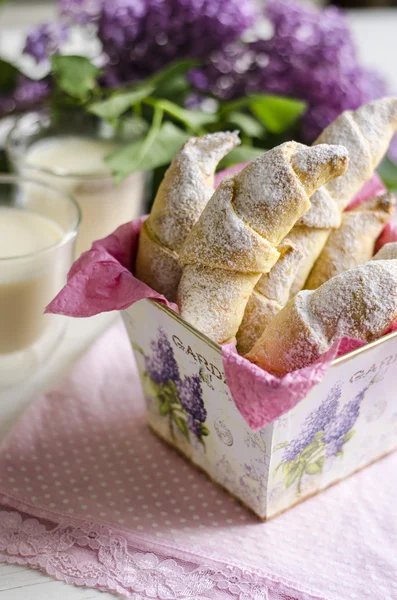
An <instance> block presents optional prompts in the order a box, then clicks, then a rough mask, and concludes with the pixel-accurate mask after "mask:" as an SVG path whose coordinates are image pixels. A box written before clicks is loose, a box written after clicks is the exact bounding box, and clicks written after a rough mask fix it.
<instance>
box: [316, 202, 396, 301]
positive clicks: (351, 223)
mask: <svg viewBox="0 0 397 600" xmlns="http://www.w3.org/2000/svg"><path fill="white" fill-rule="evenodd" d="M395 204H396V200H395V197H394V196H393V195H392V194H381V195H379V196H375V197H374V198H372V199H370V200H367V201H366V202H363V204H360V205H359V206H357V208H355V209H353V210H349V211H345V212H344V213H343V215H342V224H341V226H340V228H339V229H335V230H334V231H332V232H331V235H330V236H329V238H328V240H327V243H326V244H325V247H324V249H323V251H322V252H321V254H320V256H319V258H318V259H317V262H316V263H315V265H314V267H313V269H312V271H311V273H310V275H309V278H308V280H307V282H306V284H305V289H307V290H314V289H316V288H317V287H319V286H320V285H321V284H322V283H324V282H325V281H328V279H331V277H335V275H338V274H339V273H343V271H348V270H349V269H352V268H353V267H355V266H357V265H359V264H361V263H364V262H367V261H368V260H370V259H371V257H372V256H373V253H374V247H375V242H376V240H377V238H378V237H379V235H380V234H381V232H382V229H383V227H384V226H385V225H386V223H387V222H388V221H390V219H391V217H392V215H393V213H394V209H395Z"/></svg>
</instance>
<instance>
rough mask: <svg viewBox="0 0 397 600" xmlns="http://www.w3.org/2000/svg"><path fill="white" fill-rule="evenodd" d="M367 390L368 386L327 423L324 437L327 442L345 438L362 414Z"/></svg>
mask: <svg viewBox="0 0 397 600" xmlns="http://www.w3.org/2000/svg"><path fill="white" fill-rule="evenodd" d="M366 391H367V388H364V389H363V390H362V391H361V392H360V393H359V394H357V396H356V397H355V398H353V400H351V401H350V402H348V403H347V404H346V405H345V406H344V407H343V408H342V410H341V411H340V412H339V413H338V414H337V415H336V416H335V417H334V418H333V419H332V420H331V421H330V422H329V423H328V424H327V425H326V427H325V429H324V438H323V440H324V442H325V443H326V444H329V443H330V442H332V441H334V440H339V439H340V438H341V437H342V438H343V436H344V435H346V433H347V432H348V431H350V430H351V429H352V427H353V426H354V424H355V422H356V421H357V419H358V416H359V414H360V405H361V402H362V400H363V398H364V396H365V392H366Z"/></svg>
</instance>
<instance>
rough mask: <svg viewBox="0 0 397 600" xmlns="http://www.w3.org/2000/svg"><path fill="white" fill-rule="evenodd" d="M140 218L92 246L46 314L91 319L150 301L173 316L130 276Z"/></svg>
mask: <svg viewBox="0 0 397 600" xmlns="http://www.w3.org/2000/svg"><path fill="white" fill-rule="evenodd" d="M146 218H147V217H146V216H145V217H140V218H139V219H135V220H134V221H132V222H131V223H126V224H125V225H121V227H119V228H118V229H116V231H115V232H114V233H112V234H111V235H109V236H107V237H106V238H104V239H102V240H98V241H97V242H94V243H93V245H92V248H91V250H88V251H87V252H84V253H83V254H82V255H81V257H80V258H79V259H78V260H77V261H76V262H75V263H74V265H73V266H72V268H71V269H70V272H69V274H68V283H67V285H66V286H65V287H64V288H63V290H61V292H60V293H59V294H58V296H56V298H55V299H54V300H53V301H52V302H51V304H50V305H49V306H48V307H47V311H46V312H52V313H57V314H61V315H66V316H69V317H92V316H93V315H97V314H99V313H103V312H109V311H112V310H123V309H124V308H127V307H128V306H131V304H134V302H138V300H142V298H153V299H156V300H158V301H159V302H162V303H163V304H166V305H167V306H169V307H170V308H172V309H173V310H175V311H176V312H178V307H177V305H176V304H173V303H172V302H168V300H167V299H166V298H164V296H162V295H161V294H158V293H157V292H155V291H154V290H152V289H151V288H150V287H149V286H148V285H146V284H145V283H143V282H142V281H140V280H139V279H137V278H136V277H134V275H133V274H132V272H133V269H134V265H135V260H136V254H137V252H138V240H139V232H140V230H141V226H142V223H143V221H144V220H145V219H146Z"/></svg>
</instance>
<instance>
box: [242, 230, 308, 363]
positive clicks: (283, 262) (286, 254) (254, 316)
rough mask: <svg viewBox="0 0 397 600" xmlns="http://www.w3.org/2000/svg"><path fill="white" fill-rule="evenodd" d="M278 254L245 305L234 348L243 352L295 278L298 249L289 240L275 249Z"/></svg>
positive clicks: (284, 298)
mask: <svg viewBox="0 0 397 600" xmlns="http://www.w3.org/2000/svg"><path fill="white" fill-rule="evenodd" d="M277 250H278V252H279V253H280V257H279V259H278V261H277V262H276V264H275V265H274V267H273V268H272V269H271V271H270V272H269V273H267V274H266V275H263V276H262V277H261V278H260V279H259V281H258V283H257V285H256V287H255V289H254V291H253V292H252V294H251V296H250V298H249V300H248V304H247V306H246V309H245V312H244V317H243V321H242V323H241V325H240V328H239V330H238V332H237V350H238V352H239V354H242V355H244V354H246V353H247V352H248V351H249V350H251V348H252V346H253V345H254V343H255V342H256V340H257V339H259V337H260V336H261V333H262V331H263V330H264V329H265V328H266V327H267V326H268V324H269V323H270V321H271V320H272V319H273V317H274V316H275V315H276V314H277V313H278V312H279V311H280V310H281V309H282V308H283V306H284V305H285V304H286V303H287V302H288V299H289V289H290V287H291V282H292V280H293V278H294V277H295V272H296V265H297V263H298V262H299V261H300V260H301V258H302V252H301V251H300V250H299V248H297V247H296V246H295V245H294V244H293V243H292V242H291V241H290V240H289V239H285V240H284V241H283V242H282V243H281V244H280V245H279V246H278V248H277Z"/></svg>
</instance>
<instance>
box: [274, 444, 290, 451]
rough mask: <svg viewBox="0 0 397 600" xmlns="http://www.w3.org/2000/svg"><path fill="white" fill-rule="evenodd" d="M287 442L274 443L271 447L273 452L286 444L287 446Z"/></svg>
mask: <svg viewBox="0 0 397 600" xmlns="http://www.w3.org/2000/svg"><path fill="white" fill-rule="evenodd" d="M288 444H289V442H281V443H280V444H276V445H275V446H274V448H273V452H277V450H281V449H282V448H285V447H286V446H288Z"/></svg>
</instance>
